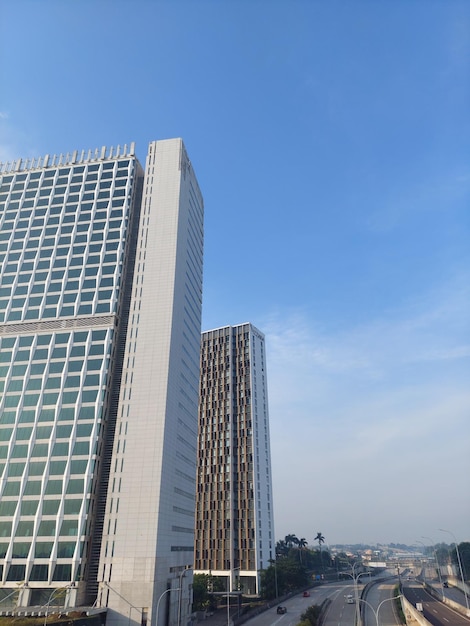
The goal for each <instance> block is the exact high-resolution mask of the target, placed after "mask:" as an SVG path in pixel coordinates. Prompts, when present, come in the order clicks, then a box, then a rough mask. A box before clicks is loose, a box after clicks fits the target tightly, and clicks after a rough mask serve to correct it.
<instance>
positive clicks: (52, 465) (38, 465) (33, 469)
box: [0, 459, 94, 495]
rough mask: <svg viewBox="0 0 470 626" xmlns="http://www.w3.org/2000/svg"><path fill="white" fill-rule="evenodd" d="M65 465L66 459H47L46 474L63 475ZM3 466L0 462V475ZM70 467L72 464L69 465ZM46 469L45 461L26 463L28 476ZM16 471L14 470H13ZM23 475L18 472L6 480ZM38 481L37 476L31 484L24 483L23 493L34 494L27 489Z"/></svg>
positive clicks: (81, 460)
mask: <svg viewBox="0 0 470 626" xmlns="http://www.w3.org/2000/svg"><path fill="white" fill-rule="evenodd" d="M83 461H84V462H88V460H87V459H71V464H73V463H75V462H76V463H79V462H83ZM93 464H94V462H93V463H92V465H93ZM66 466H67V461H66V460H60V461H49V464H48V466H47V472H48V475H50V476H63V475H64V472H65V468H66ZM4 467H5V463H0V475H1V473H2V472H3V469H4ZM71 467H72V465H71ZM73 467H74V469H77V470H78V467H79V465H74V466H73ZM45 469H46V462H45V461H32V462H31V463H30V464H29V465H28V476H38V477H40V476H42V475H43V474H44V471H45ZM15 471H16V470H15ZM74 473H80V472H74ZM22 476H23V474H22V473H20V474H19V475H18V476H8V480H10V479H15V478H21V477H22ZM37 482H39V484H41V481H40V480H39V478H38V481H35V480H33V482H32V483H31V485H30V484H29V483H28V484H27V485H26V489H25V495H36V492H34V493H33V492H32V491H31V492H30V491H29V489H30V487H31V489H32V488H33V486H34V485H36V483H37ZM35 488H36V487H35Z"/></svg>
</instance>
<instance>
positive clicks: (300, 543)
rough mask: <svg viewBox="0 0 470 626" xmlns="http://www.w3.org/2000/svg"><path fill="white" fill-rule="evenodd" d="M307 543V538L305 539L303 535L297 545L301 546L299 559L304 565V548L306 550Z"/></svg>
mask: <svg viewBox="0 0 470 626" xmlns="http://www.w3.org/2000/svg"><path fill="white" fill-rule="evenodd" d="M307 545H308V544H307V540H306V539H305V537H302V539H297V546H298V548H299V559H300V564H301V565H302V550H304V549H305V547H306V546H307Z"/></svg>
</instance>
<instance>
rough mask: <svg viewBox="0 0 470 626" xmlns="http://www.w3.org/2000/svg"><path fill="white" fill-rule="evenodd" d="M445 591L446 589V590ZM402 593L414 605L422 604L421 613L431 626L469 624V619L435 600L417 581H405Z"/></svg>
mask: <svg viewBox="0 0 470 626" xmlns="http://www.w3.org/2000/svg"><path fill="white" fill-rule="evenodd" d="M446 591H447V590H446ZM403 594H404V595H405V597H406V599H407V600H408V601H409V602H410V603H411V604H413V606H415V607H416V605H417V604H418V603H421V604H422V607H423V615H424V617H425V618H426V619H427V620H428V622H429V623H430V624H432V625H433V626H469V625H470V619H469V618H468V617H464V616H463V615H460V613H457V612H456V611H453V610H452V609H451V608H449V607H448V606H446V605H445V604H443V603H442V602H439V600H436V598H434V597H433V596H431V595H430V594H429V593H428V592H427V591H425V590H424V589H423V587H422V586H421V585H420V584H419V583H413V582H408V581H407V582H406V583H404V585H403Z"/></svg>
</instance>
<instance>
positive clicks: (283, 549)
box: [276, 539, 289, 557]
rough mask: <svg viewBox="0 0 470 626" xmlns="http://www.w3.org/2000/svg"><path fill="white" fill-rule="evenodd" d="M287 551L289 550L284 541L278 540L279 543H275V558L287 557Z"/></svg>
mask: <svg viewBox="0 0 470 626" xmlns="http://www.w3.org/2000/svg"><path fill="white" fill-rule="evenodd" d="M288 551H289V548H288V547H287V544H286V542H285V541H284V539H279V541H278V542H277V543H276V557H278V556H287V552H288Z"/></svg>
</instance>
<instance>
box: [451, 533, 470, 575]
mask: <svg viewBox="0 0 470 626" xmlns="http://www.w3.org/2000/svg"><path fill="white" fill-rule="evenodd" d="M459 555H460V561H461V564H462V570H463V577H464V579H465V580H468V578H469V576H470V543H469V542H468V541H463V542H462V543H459V553H458V554H457V550H456V548H455V547H454V548H452V550H451V553H450V556H451V559H452V563H453V564H454V565H456V566H457V567H459Z"/></svg>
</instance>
